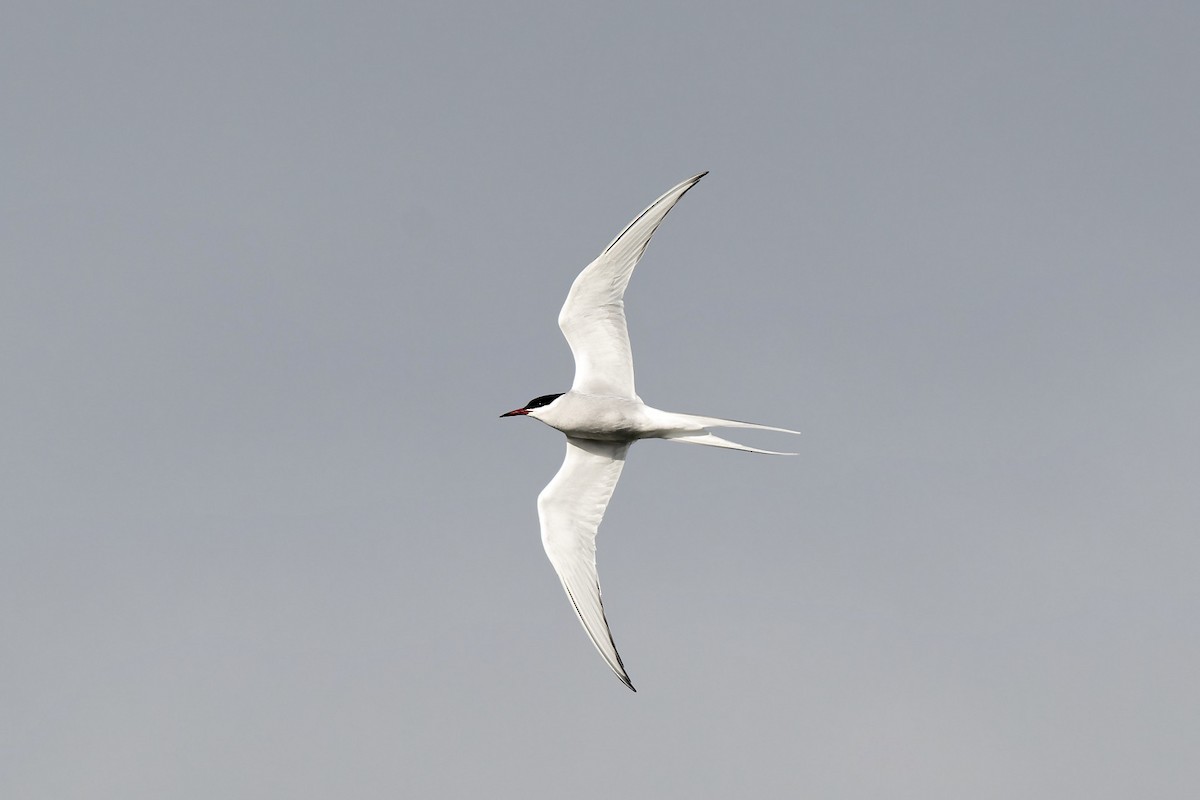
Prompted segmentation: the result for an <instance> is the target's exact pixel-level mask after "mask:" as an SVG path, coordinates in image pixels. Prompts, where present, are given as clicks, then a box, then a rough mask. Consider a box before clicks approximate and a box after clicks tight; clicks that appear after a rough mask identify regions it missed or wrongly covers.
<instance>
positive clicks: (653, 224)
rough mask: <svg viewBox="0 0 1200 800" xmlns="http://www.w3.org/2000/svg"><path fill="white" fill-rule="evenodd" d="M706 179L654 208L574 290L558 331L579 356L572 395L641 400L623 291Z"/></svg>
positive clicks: (676, 190) (695, 178)
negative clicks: (672, 216)
mask: <svg viewBox="0 0 1200 800" xmlns="http://www.w3.org/2000/svg"><path fill="white" fill-rule="evenodd" d="M707 174H708V173H707V172H701V173H700V174H699V175H696V176H693V177H691V178H688V179H687V180H686V181H684V182H683V183H681V184H679V185H678V186H676V187H675V188H673V189H671V190H670V191H668V192H667V193H666V194H664V195H663V196H662V197H660V198H658V199H657V200H655V201H654V202H653V203H651V204H650V207H649V208H647V209H646V210H645V211H643V212H642V213H641V214H639V215H638V216H637V218H636V219H634V221H633V222H631V223H629V225H628V226H626V228H625V230H623V231H621V233H620V235H618V236H617V238H616V239H613V240H612V242H611V243H610V244H609V245H608V247H606V248H604V252H602V253H601V254H600V255H599V257H597V258H596V260H595V261H593V262H592V263H591V264H589V265H588V266H587V267H586V268H584V270H583V272H581V273H579V276H578V277H577V278H575V282H574V283H573V284H571V291H570V292H569V293H568V294H567V301H566V302H565V303H563V307H562V311H560V312H559V314H558V326H559V327H560V328H562V332H563V335H564V336H566V337H567V344H569V345H570V346H571V353H572V355H574V356H575V383H574V384H572V386H571V389H572V391H576V392H582V393H584V394H599V395H611V396H614V397H625V398H629V399H638V397H637V394H635V393H634V390H633V351H632V349H631V348H630V346H629V330H628V328H627V327H626V325H625V301H624V299H623V298H624V296H625V287H627V286H628V285H629V278H630V276H632V275H633V268H634V267H636V266H637V263H638V259H640V258H641V257H642V253H643V252H645V250H646V245H648V244H649V243H650V237H651V236H653V235H654V231H655V230H656V229H657V228H658V225H659V223H660V222H662V221H663V217H665V216H666V215H667V212H668V211H670V210H671V208H672V206H674V205H675V203H677V202H678V201H679V198H681V197H683V195H684V193H685V192H686V191H687V190H688V189H690V188H692V187H693V186H695V185H696V182H697V181H699V180H700V179H701V178H703V177H704V176H705V175H707Z"/></svg>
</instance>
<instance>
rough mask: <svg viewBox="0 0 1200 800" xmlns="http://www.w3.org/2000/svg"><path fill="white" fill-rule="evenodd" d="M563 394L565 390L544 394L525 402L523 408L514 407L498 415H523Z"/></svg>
mask: <svg viewBox="0 0 1200 800" xmlns="http://www.w3.org/2000/svg"><path fill="white" fill-rule="evenodd" d="M564 394H565V392H559V393H558V394H544V395H542V396H541V397H535V398H533V399H532V400H530V401H529V402H528V403H526V404H525V407H524V408H518V409H514V410H513V411H509V412H508V413H507V414H501V415H500V416H501V417H520V416H524V415H526V414H529V413H530V412H532V411H536V410H537V409H539V408H544V407H545V406H548V405H550V404H551V403H553V402H554V401H555V400H557V399H558V398H560V397H562V396H563V395H564ZM534 416H535V417H536V416H537V415H536V414H534Z"/></svg>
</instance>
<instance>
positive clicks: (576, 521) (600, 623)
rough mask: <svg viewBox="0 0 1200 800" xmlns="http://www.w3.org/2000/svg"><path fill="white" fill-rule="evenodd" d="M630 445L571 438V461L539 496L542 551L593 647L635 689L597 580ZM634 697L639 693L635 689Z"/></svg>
mask: <svg viewBox="0 0 1200 800" xmlns="http://www.w3.org/2000/svg"><path fill="white" fill-rule="evenodd" d="M628 449H629V444H628V443H614V442H594V441H590V440H587V439H574V438H571V437H569V436H568V437H567V457H566V458H565V459H564V460H563V464H562V467H560V468H559V470H558V474H556V475H555V476H554V478H553V479H552V480H551V481H550V483H549V484H547V485H546V488H545V489H543V490H542V493H541V494H539V495H538V518H539V519H540V520H541V524H542V545H543V546H544V547H545V548H546V555H547V556H549V557H550V563H551V564H553V565H554V569H555V571H556V572H557V573H558V577H559V580H561V581H562V585H563V588H564V589H566V590H567V597H569V598H570V599H571V603H572V604H573V605H574V606H575V613H576V614H578V615H579V621H580V622H582V623H583V629H584V630H585V631H587V635H588V636H589V637H591V640H592V644H594V645H596V649H597V650H599V651H600V655H601V656H603V657H604V660H605V661H606V662H608V666H609V667H610V668H611V669H612V671H613V672H615V673H616V675H617V677H618V678H620V679H621V681H622V682H623V683H624V684H625V685H626V686H628V687H629V688H630V689H633V684H632V683H631V682H630V680H629V675H627V674H626V673H625V666H624V665H623V664H622V663H621V656H620V655H618V654H617V646H616V645H615V644H613V640H612V634H611V633H610V632H609V630H608V620H607V619H605V617H604V604H603V603H602V602H601V601H600V579H599V577H598V576H597V574H596V529H597V528H598V527H600V520H601V519H603V518H604V509H605V508H607V507H608V501H609V499H610V498H611V497H612V493H613V489H615V488H616V486H617V480H618V479H619V478H620V477H621V469H622V468H623V467H624V466H625V452H626V451H627V450H628ZM634 691H637V690H636V689H634Z"/></svg>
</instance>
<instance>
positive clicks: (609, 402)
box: [500, 172, 799, 691]
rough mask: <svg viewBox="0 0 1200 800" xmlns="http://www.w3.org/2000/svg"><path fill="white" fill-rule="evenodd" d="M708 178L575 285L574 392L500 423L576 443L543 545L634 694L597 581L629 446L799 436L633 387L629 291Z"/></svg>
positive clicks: (545, 513)
mask: <svg viewBox="0 0 1200 800" xmlns="http://www.w3.org/2000/svg"><path fill="white" fill-rule="evenodd" d="M707 174H708V173H707V172H701V173H700V174H699V175H696V176H694V177H691V178H688V179H687V180H686V181H684V182H683V183H681V184H679V185H678V186H676V187H675V188H673V189H671V190H670V191H668V192H667V193H666V194H664V195H663V196H662V197H660V198H658V199H657V200H655V201H654V202H653V203H651V204H650V207H649V208H647V209H646V210H645V211H643V212H642V213H641V214H638V216H637V217H636V218H635V219H634V220H633V222H631V223H629V224H628V225H627V226H626V227H625V230H623V231H621V233H620V234H619V235H618V236H617V238H616V239H613V241H612V243H611V244H609V245H608V247H606V248H604V251H603V252H601V253H600V255H599V257H597V258H596V260H595V261H593V262H592V263H591V264H589V265H588V266H587V268H586V269H584V270H583V272H581V273H579V276H578V277H577V278H575V282H574V283H573V284H572V285H571V291H570V292H569V293H568V294H567V301H566V302H565V303H563V307H562V311H560V312H559V314H558V326H559V327H560V328H562V332H563V335H564V336H566V339H567V344H568V345H570V347H571V353H572V355H573V356H574V357H575V382H574V383H573V384H571V390H570V391H568V392H563V393H560V394H546V395H541V396H540V397H535V398H533V399H532V400H530V401H529V402H528V403H526V404H525V406H524V407H522V408H518V409H516V410H514V411H509V412H508V413H507V414H501V415H500V416H501V417H517V416H529V417H533V418H534V419H536V420H538V421H539V422H543V423H545V424H547V425H549V426H550V427H552V428H555V429H557V430H560V431H562V432H563V433H564V434H566V436H567V457H566V459H565V460H564V461H563V464H562V467H560V468H559V470H558V474H556V475H555V476H554V478H553V479H552V480H551V481H550V483H548V484H547V485H546V488H545V489H543V490H542V493H541V494H539V495H538V501H537V506H538V518H539V519H540V521H541V528H542V545H543V546H544V547H545V548H546V555H547V556H549V557H550V563H551V564H553V565H554V569H555V571H556V572H557V573H558V577H559V580H561V581H562V585H563V588H564V589H565V590H566V592H567V597H569V598H570V600H571V604H572V605H573V606H574V607H575V613H576V614H578V615H579V621H580V622H581V623H583V629H584V630H585V631H587V635H588V636H589V637H590V638H591V640H592V644H594V645H595V646H596V649H597V650H599V651H600V655H601V656H603V657H604V660H605V662H606V663H607V664H608V666H609V668H611V669H612V671H613V672H614V673H616V676H617V677H618V678H620V679H621V682H622V683H624V684H625V685H626V686H628V687H629V688H630V689H633V683H632V682H631V681H630V680H629V675H628V673H626V671H625V666H624V664H622V663H621V656H620V655H618V653H617V647H616V645H615V644H613V638H612V633H611V632H610V631H609V629H608V620H607V619H606V618H605V616H604V605H603V603H601V601H600V580H599V578H598V577H597V574H596V530H597V528H599V527H600V520H601V519H602V518H603V517H604V510H605V508H607V507H608V501H609V499H610V498H611V497H612V493H613V489H615V488H616V486H617V479H618V478H620V477H621V469H622V467H624V466H625V454H626V453H627V452H628V450H629V446H630V445H631V444H633V443H634V442H635V441H637V440H638V439H667V440H668V441H673V442H688V443H690V444H703V445H709V446H712V447H727V448H730V449H733V450H744V451H747V452H750V453H767V454H769V455H795V454H794V453H778V452H775V451H773V450H760V449H758V448H755V447H747V446H745V445H741V444H737V443H735V442H730V441H727V440H725V439H722V438H720V437H718V436H716V435H714V434H713V433H712V432H711V431H710V430H709V428H756V429H760V430H768V431H780V432H782V433H799V431H792V430H788V429H787V428H774V427H771V426H770V425H756V424H754V423H752V422H738V421H736V420H731V419H720V418H718V417H699V416H695V415H693V414H679V413H674V412H670V411H661V410H659V409H657V408H652V407H650V406H648V405H646V404H645V403H643V402H642V399H641V398H640V397H638V396H637V393H636V392H635V391H634V389H633V352H632V351H631V349H630V346H629V331H628V329H627V328H626V325H625V302H624V299H623V298H624V296H625V287H627V286H628V285H629V278H630V276H631V275H632V274H633V268H634V267H636V266H637V263H638V260H639V259H640V258H641V257H642V253H643V252H645V250H646V245H647V244H649V243H650V237H651V236H653V235H654V231H655V230H656V229H657V228H658V225H659V223H661V222H662V221H663V218H664V217H666V216H667V212H668V211H670V210H671V208H672V207H673V206H674V205H675V204H676V203H677V202H679V198H681V197H683V195H684V193H686V192H687V190H688V189H690V188H692V187H693V186H695V185H696V183H697V182H698V181H699V180H700V179H701V178H703V177H704V176H705V175H707ZM633 690H634V691H637V690H636V689H633Z"/></svg>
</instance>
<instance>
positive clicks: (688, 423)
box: [665, 413, 800, 456]
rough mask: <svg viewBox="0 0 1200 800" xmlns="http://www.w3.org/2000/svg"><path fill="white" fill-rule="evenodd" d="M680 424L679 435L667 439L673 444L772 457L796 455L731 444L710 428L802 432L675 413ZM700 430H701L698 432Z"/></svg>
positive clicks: (674, 415) (674, 434) (675, 434)
mask: <svg viewBox="0 0 1200 800" xmlns="http://www.w3.org/2000/svg"><path fill="white" fill-rule="evenodd" d="M672 416H673V417H675V418H676V419H677V420H678V421H679V422H680V423H682V424H681V425H680V427H681V428H683V430H681V431H680V432H679V433H673V434H670V435H668V436H666V437H665V438H666V439H667V440H669V441H672V442H686V443H688V444H703V445H708V446H709V447H725V448H728V449H730V450H744V451H745V452H747V453H765V454H767V455H772V456H794V455H796V454H795V453H783V452H780V451H778V450H762V449H760V448H757V447H748V446H746V445H744V444H738V443H737V442H731V441H729V440H728V439H722V438H721V437H720V436H717V435H715V434H713V432H712V431H710V430H708V429H709V428H752V429H754V430H760V431H777V432H779V433H794V434H796V435H797V436H799V435H800V431H794V430H791V429H789V428H776V427H774V426H773V425H759V424H758V423H756V422H741V421H739V420H736V419H721V418H720V417H700V416H696V415H694V414H678V413H673V414H672ZM696 428H699V430H696Z"/></svg>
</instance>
